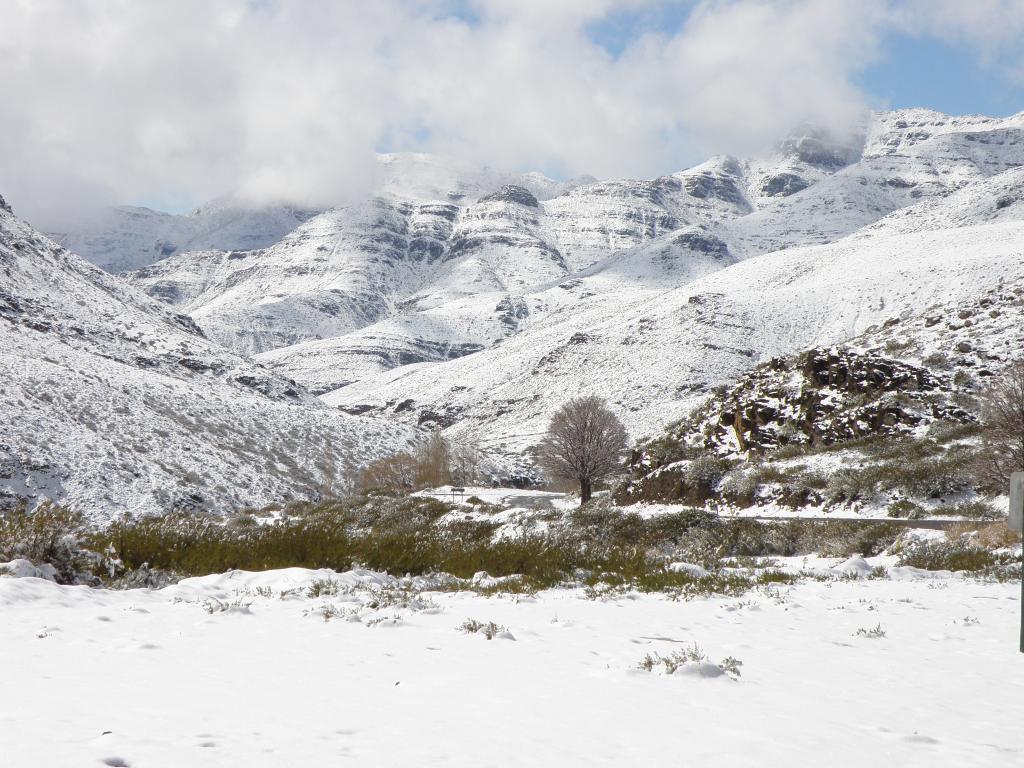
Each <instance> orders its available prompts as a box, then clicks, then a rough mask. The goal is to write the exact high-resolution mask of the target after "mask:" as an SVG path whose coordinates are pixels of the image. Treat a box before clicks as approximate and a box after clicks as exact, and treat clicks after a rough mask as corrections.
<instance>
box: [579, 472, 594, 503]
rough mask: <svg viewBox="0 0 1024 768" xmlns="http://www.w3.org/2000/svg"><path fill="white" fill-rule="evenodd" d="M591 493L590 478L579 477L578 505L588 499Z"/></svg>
mask: <svg viewBox="0 0 1024 768" xmlns="http://www.w3.org/2000/svg"><path fill="white" fill-rule="evenodd" d="M592 495H593V494H592V492H591V489H590V480H583V479H580V506H581V507H582V506H583V505H584V504H586V503H587V502H588V501H590V497H591V496H592Z"/></svg>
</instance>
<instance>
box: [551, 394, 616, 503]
mask: <svg viewBox="0 0 1024 768" xmlns="http://www.w3.org/2000/svg"><path fill="white" fill-rule="evenodd" d="M625 449H626V428H625V427H624V426H622V422H621V421H619V419H618V417H617V416H616V415H615V414H614V413H612V411H611V409H610V408H609V407H608V403H607V401H605V400H604V398H601V397H597V396H596V395H589V396H587V397H579V398H576V399H575V400H570V401H569V402H567V403H566V404H565V405H563V406H562V407H561V408H559V409H558V410H557V411H555V415H554V416H553V417H552V418H551V425H550V426H549V427H548V432H547V435H546V436H545V437H544V439H543V440H541V442H540V445H539V446H538V448H537V459H538V461H539V462H540V465H541V467H543V468H544V470H545V471H546V472H547V473H548V474H549V475H552V476H554V477H557V478H562V479H565V480H575V481H577V482H579V484H580V504H581V505H582V504H586V503H587V502H588V501H589V500H590V497H591V495H592V493H593V486H594V482H595V481H596V480H600V479H602V478H605V477H607V476H608V475H610V474H612V473H614V472H615V471H616V470H618V469H619V468H620V467H621V466H622V453H623V451H624V450H625Z"/></svg>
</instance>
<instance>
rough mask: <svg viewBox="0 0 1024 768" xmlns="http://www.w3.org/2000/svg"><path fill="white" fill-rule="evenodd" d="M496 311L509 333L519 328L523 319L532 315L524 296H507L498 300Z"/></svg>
mask: <svg viewBox="0 0 1024 768" xmlns="http://www.w3.org/2000/svg"><path fill="white" fill-rule="evenodd" d="M494 311H495V312H496V313H497V314H498V316H499V317H500V318H501V324H502V326H504V328H505V329H506V330H507V331H508V332H509V333H515V332H516V331H518V330H519V325H520V323H521V321H523V320H525V319H526V318H527V317H529V315H530V308H529V307H528V306H526V301H524V300H523V297H522V296H506V297H504V298H503V299H502V300H501V301H499V302H498V304H497V306H496V307H495V308H494Z"/></svg>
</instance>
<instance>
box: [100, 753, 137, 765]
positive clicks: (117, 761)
mask: <svg viewBox="0 0 1024 768" xmlns="http://www.w3.org/2000/svg"><path fill="white" fill-rule="evenodd" d="M100 762H101V763H103V765H106V766H109V768H131V766H132V764H131V763H129V762H128V761H127V760H125V759H124V758H123V757H117V756H114V757H104V758H103V759H101V760H100Z"/></svg>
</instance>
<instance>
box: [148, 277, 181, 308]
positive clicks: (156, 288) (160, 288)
mask: <svg viewBox="0 0 1024 768" xmlns="http://www.w3.org/2000/svg"><path fill="white" fill-rule="evenodd" d="M146 293H148V294H149V295H150V296H152V297H153V298H154V299H157V300H158V301H162V302H164V303H166V304H178V303H179V302H181V290H180V289H179V288H178V285H177V284H176V283H172V282H168V281H164V280H162V281H160V282H159V283H153V284H152V285H150V286H149V287H148V288H146Z"/></svg>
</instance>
